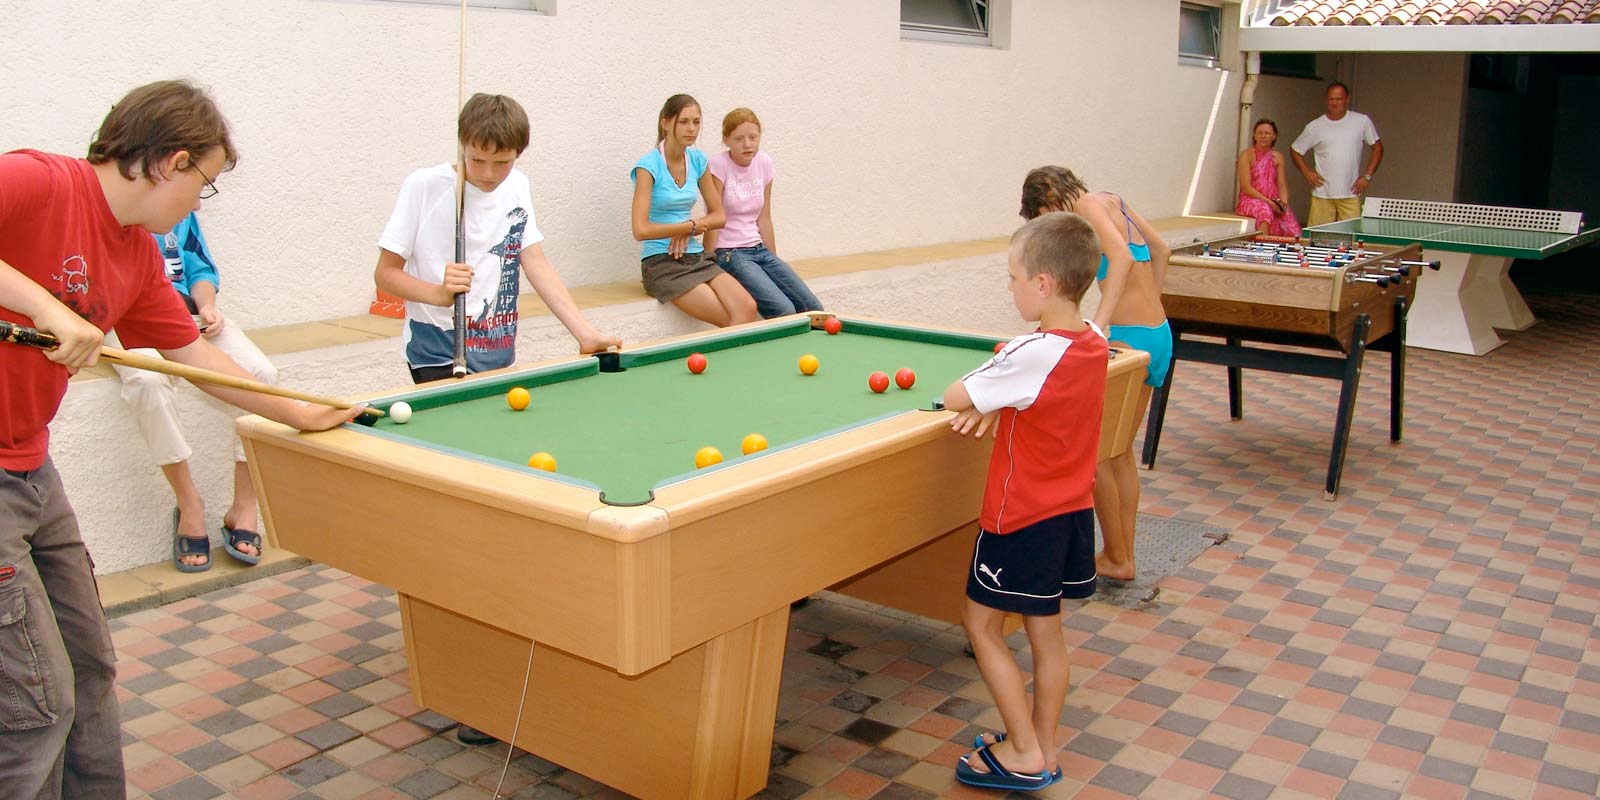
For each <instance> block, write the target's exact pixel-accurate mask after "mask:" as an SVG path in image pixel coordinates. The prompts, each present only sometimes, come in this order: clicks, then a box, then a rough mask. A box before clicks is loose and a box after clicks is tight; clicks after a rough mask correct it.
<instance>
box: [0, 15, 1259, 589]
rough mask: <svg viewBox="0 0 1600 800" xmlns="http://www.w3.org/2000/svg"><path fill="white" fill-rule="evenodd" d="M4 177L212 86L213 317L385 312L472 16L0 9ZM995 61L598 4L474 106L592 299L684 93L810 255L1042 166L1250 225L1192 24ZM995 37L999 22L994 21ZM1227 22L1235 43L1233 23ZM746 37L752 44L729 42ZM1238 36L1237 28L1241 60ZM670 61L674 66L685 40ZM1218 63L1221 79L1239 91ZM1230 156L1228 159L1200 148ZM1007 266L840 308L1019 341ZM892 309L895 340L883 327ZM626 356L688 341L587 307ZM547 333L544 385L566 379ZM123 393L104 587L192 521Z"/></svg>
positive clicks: (524, 26) (907, 278)
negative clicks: (392, 220) (404, 214)
mask: <svg viewBox="0 0 1600 800" xmlns="http://www.w3.org/2000/svg"><path fill="white" fill-rule="evenodd" d="M4 5H5V19H6V24H5V25H3V26H0V53H4V54H5V57H4V58H3V59H0V86H3V87H5V91H3V92H0V120H3V123H0V151H4V150H10V149H13V148H18V147H35V148H40V149H46V150H54V151H57V152H65V153H81V152H83V151H84V149H85V148H86V146H87V144H88V141H89V138H90V136H91V135H92V133H93V131H94V129H95V128H96V127H97V126H98V124H99V122H100V120H101V118H102V117H103V116H104V115H105V112H106V110H107V108H108V107H109V106H110V105H111V104H112V103H113V102H114V101H115V100H116V99H117V98H118V97H120V96H121V94H122V93H123V92H125V91H126V90H127V89H129V88H131V87H133V86H136V85H139V84H141V83H144V82H147V81H151V80H157V79H161V78H169V77H187V78H190V79H193V80H195V81H197V82H199V83H201V84H203V85H206V86H208V87H210V88H211V90H212V91H213V92H214V93H215V95H216V96H217V98H218V99H219V101H220V103H221V105H222V107H223V110H224V112H225V113H226V114H227V115H228V117H229V118H230V120H231V121H232V123H233V126H234V135H235V140H236V142H237V143H238V145H239V147H240V149H241V151H242V153H243V160H242V162H241V164H240V166H239V168H238V169H237V170H235V171H234V172H232V173H230V174H228V175H225V176H223V177H222V178H221V179H220V180H219V181H218V184H219V186H220V187H221V190H222V193H221V194H220V195H219V196H217V197H216V198H214V199H212V200H209V201H206V203H205V210H204V217H205V226H206V233H207V236H208V238H209V239H210V242H211V245H212V248H213V250H214V251H215V252H216V254H217V256H218V257H219V260H220V262H221V268H222V275H223V301H222V308H223V311H224V312H225V313H226V314H227V315H228V317H229V318H230V320H231V321H232V324H237V325H241V326H243V327H245V328H255V327H262V326H269V325H282V324H292V323H297V322H304V321H309V320H317V319H326V318H330V317H338V316H346V315H352V314H359V313H364V312H365V311H366V309H367V305H368V303H369V302H370V301H371V300H372V297H373V289H372V279H371V272H372V266H373V263H374V260H375V255H376V253H375V246H374V241H375V240H376V238H377V235H378V232H379V231H380V229H381V227H382V226H383V223H384V221H385V220H386V219H387V217H388V214H389V212H390V208H391V204H392V202H393V199H394V193H395V191H396V189H397V188H398V187H399V184H400V181H401V180H402V178H403V177H404V176H405V175H406V174H407V173H408V172H409V171H411V170H412V169H415V168H417V167H420V166H424V165H428V164H433V163H437V162H442V161H446V160H448V159H450V158H451V157H453V155H454V149H455V141H454V133H455V131H454V120H455V109H456V107H457V96H456V83H457V50H456V45H457V39H456V31H457V16H456V10H455V9H454V8H452V7H450V6H430V5H422V4H412V3H395V2H385V1H384V0H271V1H270V2H267V1H264V0H149V2H145V3H137V4H135V3H124V2H103V1H101V0H6V1H5V3H4ZM1002 5H1004V6H1005V7H1006V8H1008V9H1009V12H1010V13H1009V23H1008V25H1009V29H1008V30H1007V31H1005V32H1004V35H1002V36H999V37H997V38H999V39H1001V40H1003V41H1004V43H1005V45H1006V47H1005V48H1004V49H996V48H981V47H970V46H958V45H948V44H933V43H927V42H909V41H902V40H901V39H900V37H899V30H898V24H897V23H898V3H896V2H893V0H801V1H799V2H762V3H751V2H748V0H682V1H681V2H674V3H661V2H657V1H656V0H581V1H579V2H568V1H567V0H562V2H560V3H558V4H556V6H557V12H558V13H556V14H555V15H553V16H540V15H535V14H527V13H514V12H505V11H493V10H485V9H476V8H475V9H472V10H471V11H470V12H469V28H468V51H469V52H468V55H467V67H466V84H467V91H468V92H473V91H491V92H501V93H505V94H509V95H512V96H513V97H516V98H517V99H518V100H519V101H521V102H522V103H523V105H524V106H526V107H527V108H528V110H529V113H530V116H531V118H532V124H533V142H532V144H531V146H530V148H529V150H528V151H527V152H526V153H525V154H524V156H523V157H522V159H521V160H520V161H519V166H520V167H521V168H522V169H524V170H525V171H527V172H528V173H529V175H530V177H531V178H532V180H533V184H534V187H535V199H536V204H537V212H538V221H539V224H540V227H541V228H542V229H543V230H544V232H545V234H546V236H547V238H546V241H545V248H546V250H547V252H549V253H550V254H551V256H552V258H553V259H554V261H555V263H556V265H557V267H558V269H559V270H560V271H561V272H562V274H563V275H564V276H565V278H566V280H567V281H568V282H569V283H571V284H575V285H576V284H587V283H604V282H612V281H622V280H635V279H636V278H637V274H638V261H637V245H636V244H635V243H634V242H632V241H631V240H630V238H629V235H628V204H629V199H630V196H631V185H630V183H629V181H628V178H627V173H628V167H629V166H630V165H631V164H632V163H633V161H634V160H635V159H636V158H637V157H638V156H639V155H640V154H642V153H643V152H644V151H645V150H646V149H647V148H648V147H649V146H650V145H651V142H652V137H653V134H652V131H653V128H654V124H655V114H656V112H657V110H658V109H659V107H660V105H661V103H662V101H663V100H664V99H665V98H666V97H667V96H668V95H670V94H672V93H674V92H679V91H688V92H690V93H692V94H694V95H695V96H696V97H697V98H698V99H699V100H700V101H701V103H702V104H703V111H704V114H705V118H706V120H707V132H706V136H704V137H703V138H702V141H701V145H702V147H703V148H704V149H707V150H708V151H713V152H714V151H715V150H716V149H718V148H719V147H720V141H719V140H720V136H719V135H717V134H720V119H721V116H722V114H723V113H725V112H726V111H727V110H729V109H730V108H732V107H735V106H738V105H748V106H751V107H753V108H754V109H755V110H756V111H757V112H758V113H759V114H760V115H761V116H762V119H763V121H764V122H765V124H766V129H767V131H766V132H767V136H766V140H765V143H764V146H765V148H766V149H767V150H768V151H769V152H770V153H772V154H773V156H774V158H775V159H776V161H777V164H778V168H779V176H780V179H779V181H778V183H777V185H776V187H775V191H774V197H775V200H774V207H775V209H776V214H777V223H778V233H779V237H780V241H781V242H782V244H783V250H784V253H785V255H787V256H789V257H791V258H806V257H811V256H822V255H832V254H840V253H852V252H862V251H872V250H881V249H887V248H893V247H900V246H906V245H919V244H929V243H936V242H946V241H963V240H970V239H976V238H984V237H990V236H996V235H1003V234H1005V233H1008V232H1009V231H1011V230H1012V229H1014V228H1015V226H1016V224H1017V222H1018V220H1017V217H1016V208H1017V189H1018V186H1019V184H1020V182H1021V178H1022V176H1023V174H1024V173H1025V172H1026V170H1027V169H1029V168H1031V167H1034V166H1038V165H1040V164H1045V163H1060V164H1065V165H1067V166H1070V167H1071V168H1073V169H1074V170H1076V171H1077V172H1078V173H1079V174H1080V175H1082V176H1083V177H1084V178H1085V179H1087V180H1088V181H1089V183H1090V185H1091V187H1094V188H1105V189H1112V190H1115V191H1118V192H1120V193H1121V194H1122V195H1123V196H1124V197H1126V198H1127V199H1128V200H1129V202H1131V203H1132V204H1134V205H1135V206H1136V207H1137V208H1139V210H1140V211H1141V212H1142V213H1143V214H1144V215H1145V216H1146V217H1148V218H1152V219H1154V218H1159V217H1166V216H1174V215H1177V214H1180V213H1182V212H1183V211H1184V210H1185V207H1186V206H1187V207H1188V208H1189V209H1190V210H1193V211H1196V212H1205V211H1213V210H1218V209H1222V208H1225V207H1229V206H1231V204H1232V197H1233V192H1232V188H1231V183H1230V181H1231V175H1232V163H1233V157H1234V155H1235V148H1234V141H1235V139H1236V134H1237V131H1236V118H1237V105H1236V104H1237V100H1238V87H1239V80H1238V74H1237V72H1230V71H1222V70H1210V69H1203V68H1196V67H1187V66H1179V65H1178V64H1177V57H1176V49H1177V22H1178V10H1177V3H1176V2H1173V0H1072V2H1061V1H1059V0H1002ZM997 16H1004V15H997ZM1224 19H1225V20H1229V21H1230V24H1231V19H1232V15H1224ZM729 26H737V27H738V28H739V29H740V31H741V33H740V34H739V36H737V37H731V38H730V37H726V36H722V35H719V33H718V32H719V31H722V30H725V29H727V28H728V27H729ZM1232 36H1233V32H1232V31H1225V39H1224V50H1226V49H1227V47H1228V45H1229V43H1231V41H1232ZM665 37H675V38H665ZM1235 61H1237V59H1236V58H1234V59H1226V58H1225V59H1224V66H1234V64H1233V63H1232V62H1235ZM1208 132H1209V135H1208ZM1002 274H1003V267H1002V265H1001V261H1000V260H999V258H998V257H995V258H994V259H990V260H984V259H976V260H972V259H969V260H967V261H964V262H947V263H944V264H939V265H929V266H924V267H920V268H902V269H897V270H883V271H878V272H873V273H865V274H861V275H843V276H836V277H833V278H827V279H823V280H820V281H817V282H815V284H814V288H815V289H816V290H817V293H818V294H819V296H820V297H821V298H822V299H823V301H824V302H825V303H826V304H827V305H828V306H829V307H830V308H832V309H835V310H838V311H841V312H853V313H861V314H869V315H875V316H888V317H894V318H897V319H905V320H910V321H922V322H926V323H930V324H946V325H955V326H961V327H968V328H975V329H987V330H993V331H997V332H1006V331H1014V330H1018V329H1019V328H1020V325H1019V323H1017V322H1016V320H1015V315H1014V312H1013V311H1012V309H1011V307H1010V304H1009V301H1008V300H1007V296H1006V294H1005V292H1004V287H1003V283H1004V281H1003V277H1002ZM890 308H892V311H888V312H886V309H890ZM591 316H592V318H594V319H595V321H596V322H597V323H599V324H601V325H602V326H603V327H606V328H608V329H611V330H615V331H617V332H619V333H620V334H621V335H623V336H624V337H625V338H626V339H627V340H628V341H630V342H643V341H648V340H651V339H656V338H660V337H663V336H669V335H674V334H678V333H685V332H688V331H690V330H693V329H695V326H694V325H693V324H692V323H690V322H689V321H688V320H687V319H686V318H684V317H683V316H682V315H681V314H678V313H677V312H675V311H672V310H670V309H661V308H658V307H656V305H655V304H654V303H653V302H649V301H643V302H640V303H636V304H627V305H622V306H615V307H610V308H606V309H601V310H598V311H595V312H593V313H592V314H591ZM571 349H572V346H571V342H570V339H568V338H567V337H566V334H565V333H564V332H563V331H562V330H561V329H560V328H559V326H558V325H557V324H556V323H555V322H554V321H553V320H550V319H548V318H545V319H539V320H529V321H527V322H526V323H525V324H524V326H523V328H522V332H521V336H520V340H519V346H518V355H519V360H520V361H522V362H529V361H535V360H541V359H547V358H552V357H555V356H559V355H564V354H566V353H568V352H570V350H571ZM275 361H276V363H277V364H278V366H279V368H280V372H281V379H282V381H283V382H284V383H285V384H286V385H291V386H295V387H297V388H301V389H304V390H307V391H314V392H320V393H325V394H332V395H340V396H355V395H361V394H367V393H371V392H375V391H381V390H383V389H386V388H392V387H396V386H400V385H402V384H404V383H406V380H407V379H406V376H405V375H404V373H403V370H402V367H401V364H400V360H399V357H398V343H397V342H394V341H380V342H373V343H370V344H364V345H357V346H349V347H342V348H331V349H326V350H316V351H309V352H303V353H296V354H293V355H290V356H286V357H280V358H277V359H275ZM118 391H119V386H118V384H117V383H116V382H115V381H111V380H92V381H80V382H75V383H73V384H72V386H71V388H70V389H69V391H68V394H67V397H66V399H65V401H64V403H63V405H62V408H61V412H60V414H59V415H58V417H57V419H56V422H55V424H54V425H53V426H52V431H53V442H52V447H51V450H52V453H53V454H54V457H55V459H56V463H57V465H58V466H59V467H60V469H61V471H62V474H63V476H64V478H65V480H66V482H67V485H68V489H69V496H71V497H72V498H73V500H74V502H75V504H76V506H77V509H78V512H79V516H80V521H81V524H82V528H83V533H84V538H85V540H86V541H87V542H88V543H89V546H90V548H91V550H92V551H93V553H94V555H95V558H96V560H97V562H98V566H99V570H100V571H101V572H114V571H118V570H121V569H127V568H130V567H133V566H137V565H140V564H146V563H151V562H157V561H164V560H166V558H167V557H168V553H169V549H170V543H169V540H168V539H167V538H166V534H167V531H168V530H169V526H170V513H171V494H170V492H169V491H168V490H167V488H166V485H165V482H164V481H163V480H162V478H161V475H160V473H159V471H158V470H157V469H156V468H155V467H154V466H153V465H150V463H149V458H148V454H147V451H146V448H145V446H144V443H143V441H142V440H141V439H140V438H139V435H138V433H137V431H136V430H135V428H134V426H133V424H132V422H131V421H130V420H129V419H128V418H127V416H126V414H125V413H124V411H123V407H122V405H121V401H120V400H119V398H118ZM179 396H180V398H181V400H180V402H181V404H182V409H183V410H182V413H183V415H184V418H185V422H186V428H187V430H188V431H189V432H190V441H191V444H192V445H193V447H194V450H195V456H194V459H193V462H192V464H193V469H194V472H195V474H196V478H197V481H198V483H199V485H200V488H201V490H202V494H203V495H204V497H205V498H206V500H207V504H208V510H209V517H210V522H211V524H212V526H213V528H214V527H215V525H216V523H217V517H219V516H220V514H221V512H222V511H223V509H224V508H225V506H226V503H227V499H228V497H229V493H230V492H231V483H230V481H229V469H230V466H229V464H228V461H227V459H228V458H229V455H228V453H229V452H230V450H231V429H230V427H229V416H230V415H229V414H228V413H227V412H225V411H223V410H222V407H220V406H218V405H216V404H214V403H212V402H211V401H209V400H207V399H206V398H205V397H203V396H202V395H201V394H200V393H199V392H198V391H196V390H194V389H193V388H192V387H188V386H184V387H182V388H180V390H179Z"/></svg>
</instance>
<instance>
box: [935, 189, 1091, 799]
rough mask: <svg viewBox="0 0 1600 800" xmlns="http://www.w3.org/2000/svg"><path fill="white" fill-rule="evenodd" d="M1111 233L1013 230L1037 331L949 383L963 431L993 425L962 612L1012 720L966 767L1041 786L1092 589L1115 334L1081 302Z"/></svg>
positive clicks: (1074, 225) (1025, 306) (1013, 281)
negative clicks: (1010, 618) (1074, 631)
mask: <svg viewBox="0 0 1600 800" xmlns="http://www.w3.org/2000/svg"><path fill="white" fill-rule="evenodd" d="M1099 255H1100V242H1099V239H1098V238H1097V237H1096V235H1095V230H1094V227H1093V226H1092V225H1090V224H1089V222H1088V221H1087V220H1085V219H1084V218H1083V217H1080V216H1078V215H1076V214H1073V213H1070V212H1066V211H1057V212H1052V213H1048V214H1044V215H1043V216H1040V217H1037V218H1035V219H1033V220H1032V221H1030V222H1028V223H1027V224H1026V225H1023V226H1022V228H1021V229H1019V230H1018V231H1017V232H1016V234H1014V235H1013V236H1012V237H1011V252H1010V255H1009V256H1008V258H1007V265H1006V269H1007V273H1008V275H1009V277H1010V282H1009V287H1010V289H1011V299H1012V302H1013V303H1015V304H1016V307H1017V311H1018V312H1019V313H1020V314H1021V315H1022V319H1023V320H1024V321H1027V322H1037V323H1038V324H1039V329H1038V330H1036V331H1034V332H1033V333H1029V334H1026V335H1023V336H1018V337H1017V338H1015V339H1013V340H1011V342H1010V343H1008V344H1007V345H1006V346H1005V347H1004V348H1003V349H1002V350H1001V351H1000V352H999V353H998V354H996V355H995V356H994V358H992V359H990V360H989V361H988V362H986V363H985V364H984V365H983V366H981V367H979V368H977V369H975V370H973V371H972V372H970V373H968V374H967V375H966V376H965V377H963V378H962V379H960V380H958V381H956V382H955V383H953V384H951V385H950V388H948V389H946V390H945V393H944V405H945V408H947V409H949V410H951V411H955V412H956V415H955V417H954V418H952V419H951V421H950V425H951V428H952V429H954V430H955V431H956V432H957V433H960V434H970V435H972V436H978V437H981V436H983V435H985V434H986V433H987V432H988V430H989V427H990V425H991V424H994V426H995V443H994V450H993V455H991V456H990V458H989V474H988V481H987V483H986V485H985V486H984V490H983V510H982V511H981V512H980V514H979V517H978V521H979V531H978V536H977V541H976V542H975V543H974V544H973V553H972V560H971V562H969V563H970V566H969V567H968V568H967V603H966V609H965V610H964V611H963V612H962V615H961V624H962V625H963V626H964V627H965V628H966V630H967V638H968V639H970V640H971V642H972V651H973V653H974V654H975V655H976V656H977V660H978V672H979V674H981V675H982V676H983V682H984V683H985V684H987V685H988V688H989V693H990V694H991V695H993V696H994V701H995V706H997V708H998V710H999V711H1000V718H1001V719H1002V720H1003V721H1004V722H1005V731H1004V732H998V733H992V734H989V733H986V734H980V735H979V736H978V737H977V741H975V742H973V746H974V747H976V748H977V749H976V751H975V752H972V753H968V754H967V755H964V756H962V757H961V760H960V762H959V763H958V764H957V765H956V778H957V779H958V780H960V781H961V782H962V783H965V784H968V785H970V786H981V787H985V788H989V789H1012V790H1018V791H1033V790H1036V789H1042V788H1044V787H1046V786H1049V785H1050V784H1052V783H1056V782H1057V781H1060V780H1062V777H1063V776H1062V773H1061V768H1060V767H1059V766H1057V752H1058V751H1059V749H1060V744H1059V739H1058V735H1057V731H1058V729H1059V727H1060V721H1061V711H1062V709H1063V708H1064V707H1065V705H1066V698H1067V684H1068V678H1069V671H1070V662H1069V660H1068V657H1067V645H1066V640H1065V638H1064V637H1063V635H1062V632H1061V600H1062V599H1063V598H1086V597H1089V596H1090V595H1092V594H1094V588H1095V579H1096V572H1095V557H1094V480H1095V469H1096V464H1097V463H1098V461H1099V458H1098V456H1099V444H1100V419H1101V413H1102V412H1103V411H1104V408H1105V393H1106V358H1107V356H1108V350H1109V347H1108V345H1107V343H1106V338H1105V336H1104V335H1103V334H1101V332H1100V330H1099V329H1098V328H1096V327H1095V325H1094V323H1092V322H1089V321H1087V320H1085V319H1084V318H1083V312H1082V311H1081V309H1080V308H1079V306H1078V304H1079V303H1080V302H1082V300H1083V294H1084V292H1085V291H1087V290H1088V288H1089V285H1090V284H1091V283H1093V282H1094V279H1095V271H1096V267H1097V266H1098V259H1099ZM1008 613H1014V614H1021V615H1022V625H1023V628H1024V629H1025V630H1026V631H1027V633H1028V643H1029V645H1030V646H1031V647H1032V650H1033V700H1032V702H1031V703H1030V702H1029V699H1028V693H1027V689H1026V680H1025V678H1024V677H1023V674H1022V671H1021V668H1020V667H1018V666H1017V662H1016V661H1015V660H1014V659H1013V657H1012V654H1011V650H1010V648H1008V647H1007V646H1006V643H1005V627H1004V622H1005V616H1006V614H1008Z"/></svg>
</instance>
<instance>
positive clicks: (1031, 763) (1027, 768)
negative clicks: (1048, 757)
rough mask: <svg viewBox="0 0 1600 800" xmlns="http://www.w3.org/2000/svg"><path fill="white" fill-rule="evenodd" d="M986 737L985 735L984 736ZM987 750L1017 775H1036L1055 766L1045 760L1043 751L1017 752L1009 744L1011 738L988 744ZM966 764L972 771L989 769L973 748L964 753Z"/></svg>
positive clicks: (1052, 769)
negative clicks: (969, 751)
mask: <svg viewBox="0 0 1600 800" xmlns="http://www.w3.org/2000/svg"><path fill="white" fill-rule="evenodd" d="M986 738H987V737H986ZM989 752H990V753H993V754H994V757H995V759H997V760H998V761H999V762H1000V765H1001V766H1003V767H1005V768H1006V769H1007V770H1010V771H1011V772H1014V773H1017V774H1019V775H1037V774H1039V773H1041V772H1051V771H1054V770H1055V767H1053V766H1051V765H1049V764H1048V763H1046V761H1045V757H1044V753H1042V752H1040V751H1038V750H1035V751H1033V752H1032V753H1018V752H1017V751H1016V749H1015V748H1013V747H1012V746H1011V740H1009V739H1007V740H1006V741H1003V742H1000V743H998V744H992V745H989ZM966 760H967V766H969V767H972V769H973V771H974V772H979V773H984V772H988V771H989V765H988V764H985V763H983V757H982V756H980V755H978V751H976V750H974V751H972V752H971V753H968V754H967V755H966Z"/></svg>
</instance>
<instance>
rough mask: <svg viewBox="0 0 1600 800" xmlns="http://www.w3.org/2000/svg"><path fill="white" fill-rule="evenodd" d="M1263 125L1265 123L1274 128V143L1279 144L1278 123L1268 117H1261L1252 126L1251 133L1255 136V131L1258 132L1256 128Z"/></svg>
mask: <svg viewBox="0 0 1600 800" xmlns="http://www.w3.org/2000/svg"><path fill="white" fill-rule="evenodd" d="M1262 125H1265V126H1267V127H1269V128H1271V129H1272V143H1273V144H1277V143H1278V123H1276V122H1273V121H1272V120H1270V119H1267V118H1266V117H1262V118H1261V119H1258V120H1256V124H1254V125H1251V126H1250V135H1251V136H1252V137H1254V136H1255V133H1256V128H1259V127H1261V126H1262Z"/></svg>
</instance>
